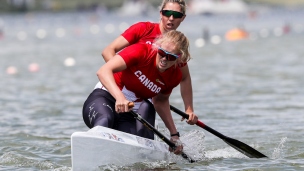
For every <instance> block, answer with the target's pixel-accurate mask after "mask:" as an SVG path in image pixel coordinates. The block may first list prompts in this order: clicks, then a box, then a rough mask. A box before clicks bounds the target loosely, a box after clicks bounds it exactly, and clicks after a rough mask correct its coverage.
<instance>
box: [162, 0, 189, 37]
mask: <svg viewBox="0 0 304 171" xmlns="http://www.w3.org/2000/svg"><path fill="white" fill-rule="evenodd" d="M162 10H169V11H176V12H180V13H182V11H181V7H180V5H179V4H178V3H174V2H168V3H167V4H166V5H165V7H164V8H163V9H162ZM185 17H186V15H184V16H183V17H182V18H174V15H171V16H166V15H163V14H162V12H160V18H161V21H160V25H161V30H162V31H165V32H167V31H170V30H176V29H177V27H178V26H179V25H180V23H181V22H182V21H183V20H184V19H185Z"/></svg>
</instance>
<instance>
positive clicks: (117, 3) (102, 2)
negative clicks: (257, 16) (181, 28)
mask: <svg viewBox="0 0 304 171" xmlns="http://www.w3.org/2000/svg"><path fill="white" fill-rule="evenodd" d="M126 1H145V2H148V3H149V4H151V5H152V6H155V7H158V6H159V5H160V3H161V2H162V0H0V12H25V11H63V10H91V9H96V8H104V9H108V10H111V9H115V8H119V7H121V6H122V5H123V3H125V2H126ZM189 1H191V0H186V2H189ZM215 1H221V0H215ZM243 1H244V2H246V3H259V4H264V5H283V6H294V7H299V6H302V7H303V6H304V0H243Z"/></svg>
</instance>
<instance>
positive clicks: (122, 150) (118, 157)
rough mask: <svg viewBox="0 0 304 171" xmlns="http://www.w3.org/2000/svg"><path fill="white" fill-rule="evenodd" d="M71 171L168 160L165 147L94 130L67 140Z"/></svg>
mask: <svg viewBox="0 0 304 171" xmlns="http://www.w3.org/2000/svg"><path fill="white" fill-rule="evenodd" d="M71 150H72V151H71V157H72V169H73V171H78V170H79V171H80V170H81V171H83V170H95V169H98V167H99V166H104V165H109V164H115V165H119V166H121V165H128V164H132V163H136V162H146V161H149V162H150V161H151V162H153V161H161V160H168V157H169V151H168V146H167V145H166V144H165V143H164V142H160V141H156V140H150V139H146V138H142V137H139V136H135V135H132V134H128V133H124V132H120V131H116V130H113V129H110V128H106V127H102V126H97V127H94V128H92V129H90V130H89V131H87V132H75V133H73V134H72V136H71Z"/></svg>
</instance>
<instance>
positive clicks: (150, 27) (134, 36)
mask: <svg viewBox="0 0 304 171" xmlns="http://www.w3.org/2000/svg"><path fill="white" fill-rule="evenodd" d="M121 35H122V36H123V37H124V38H125V39H126V40H127V41H128V42H129V43H130V44H135V43H147V44H152V43H153V40H154V39H155V38H156V37H157V36H158V35H161V32H160V29H159V24H158V23H151V22H139V23H136V24H134V25H132V26H131V27H129V28H128V29H127V30H126V31H125V32H124V33H122V34H121Z"/></svg>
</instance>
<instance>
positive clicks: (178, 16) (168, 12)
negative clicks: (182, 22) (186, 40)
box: [161, 10, 184, 18]
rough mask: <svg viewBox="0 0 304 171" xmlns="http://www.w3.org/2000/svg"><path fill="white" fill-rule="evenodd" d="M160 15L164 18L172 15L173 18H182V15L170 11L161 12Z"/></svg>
mask: <svg viewBox="0 0 304 171" xmlns="http://www.w3.org/2000/svg"><path fill="white" fill-rule="evenodd" d="M161 13H162V15H163V16H166V17H170V16H171V15H173V18H182V17H183V16H184V14H183V13H181V12H177V11H172V10H161Z"/></svg>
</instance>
